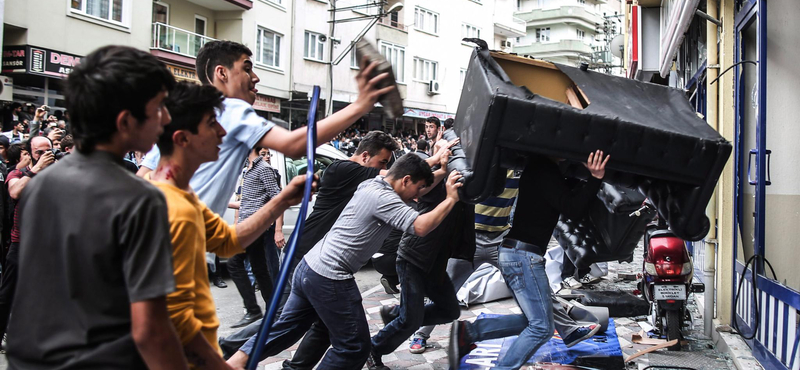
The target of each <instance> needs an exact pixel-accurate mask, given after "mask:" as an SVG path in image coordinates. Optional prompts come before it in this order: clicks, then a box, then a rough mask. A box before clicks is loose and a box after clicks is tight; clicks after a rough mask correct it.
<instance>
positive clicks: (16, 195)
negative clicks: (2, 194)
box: [0, 137, 56, 338]
mask: <svg viewBox="0 0 800 370" xmlns="http://www.w3.org/2000/svg"><path fill="white" fill-rule="evenodd" d="M25 148H26V150H27V151H28V153H30V156H31V164H30V165H28V166H25V167H24V168H22V169H15V170H13V171H11V172H10V173H9V174H8V178H7V179H6V185H8V193H9V195H10V196H11V199H13V200H12V203H13V206H14V212H13V220H14V222H13V226H12V227H11V245H10V247H9V248H8V254H7V255H6V264H5V265H3V279H2V281H0V338H2V337H3V334H5V332H6V326H7V325H8V315H9V313H10V312H11V303H12V300H13V298H14V288H15V287H16V285H17V264H18V262H19V259H18V256H19V240H20V239H19V212H18V211H19V210H18V207H17V205H18V204H19V199H20V195H22V190H23V189H25V186H26V185H27V184H28V182H29V181H30V180H31V178H33V177H34V176H35V175H36V174H37V173H39V172H41V171H42V170H44V169H45V168H47V167H48V166H50V165H51V164H53V162H55V161H56V153H55V151H54V150H53V144H52V143H50V139H48V138H46V137H34V138H32V139H30V140H28V141H27V142H25Z"/></svg>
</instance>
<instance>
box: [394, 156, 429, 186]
mask: <svg viewBox="0 0 800 370" xmlns="http://www.w3.org/2000/svg"><path fill="white" fill-rule="evenodd" d="M386 176H387V177H391V178H393V179H402V178H403V177H406V176H411V181H413V182H417V181H420V180H425V186H431V184H433V172H431V166H429V165H428V163H427V162H425V161H424V160H423V159H422V158H421V157H420V156H418V155H416V154H414V153H408V154H406V155H404V156H402V157H400V159H398V160H397V162H394V164H393V165H392V169H390V170H389V173H387V174H386Z"/></svg>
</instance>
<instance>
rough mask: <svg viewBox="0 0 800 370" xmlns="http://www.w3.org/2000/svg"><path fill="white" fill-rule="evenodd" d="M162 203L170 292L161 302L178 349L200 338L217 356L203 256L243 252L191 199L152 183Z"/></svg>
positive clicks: (230, 232) (231, 231)
mask: <svg viewBox="0 0 800 370" xmlns="http://www.w3.org/2000/svg"><path fill="white" fill-rule="evenodd" d="M152 184H153V185H155V186H156V187H157V188H159V190H161V192H162V193H164V197H165V198H166V199H167V212H168V213H169V232H170V235H171V238H172V264H173V268H174V274H175V291H174V292H172V293H170V294H169V295H168V296H167V310H168V311H169V315H170V318H171V319H172V323H173V325H174V326H175V330H176V331H177V332H178V337H179V338H180V340H181V343H182V344H184V345H185V344H186V343H188V342H189V341H190V340H191V339H192V338H194V336H195V335H197V332H202V333H203V336H204V337H205V338H206V340H208V343H209V344H211V346H212V347H213V348H214V349H216V350H217V352H219V354H220V355H222V350H221V349H220V348H219V344H218V343H217V328H218V327H219V319H218V318H217V312H216V307H215V306H214V298H213V297H212V296H211V288H210V286H209V281H208V271H207V268H206V257H205V252H206V251H208V252H212V253H216V254H217V255H219V256H221V257H230V256H233V255H235V254H238V253H242V252H244V249H242V247H241V245H240V244H239V239H238V238H237V236H236V229H235V228H234V227H233V226H231V225H229V224H228V223H227V222H225V220H223V219H222V218H221V217H220V216H219V215H217V214H216V213H214V212H212V211H211V210H210V209H208V207H206V205H205V204H204V203H203V202H202V201H200V199H198V198H197V195H195V194H194V193H189V192H186V191H183V190H181V189H179V188H177V187H175V186H172V185H170V184H165V183H162V182H155V181H152Z"/></svg>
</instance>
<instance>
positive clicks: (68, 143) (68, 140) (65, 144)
mask: <svg viewBox="0 0 800 370" xmlns="http://www.w3.org/2000/svg"><path fill="white" fill-rule="evenodd" d="M74 145H75V142H74V141H72V135H67V136H64V138H63V139H61V150H67V148H72V147H73V146H74Z"/></svg>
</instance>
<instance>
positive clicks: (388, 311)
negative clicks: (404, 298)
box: [380, 305, 397, 325]
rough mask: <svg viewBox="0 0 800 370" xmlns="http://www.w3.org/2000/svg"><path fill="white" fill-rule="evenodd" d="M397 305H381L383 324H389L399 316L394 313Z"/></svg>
mask: <svg viewBox="0 0 800 370" xmlns="http://www.w3.org/2000/svg"><path fill="white" fill-rule="evenodd" d="M395 307H397V306H396V305H391V306H381V310H380V313H381V320H382V321H383V325H389V323H390V322H392V321H394V319H396V318H397V314H395V313H394V308H395Z"/></svg>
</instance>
